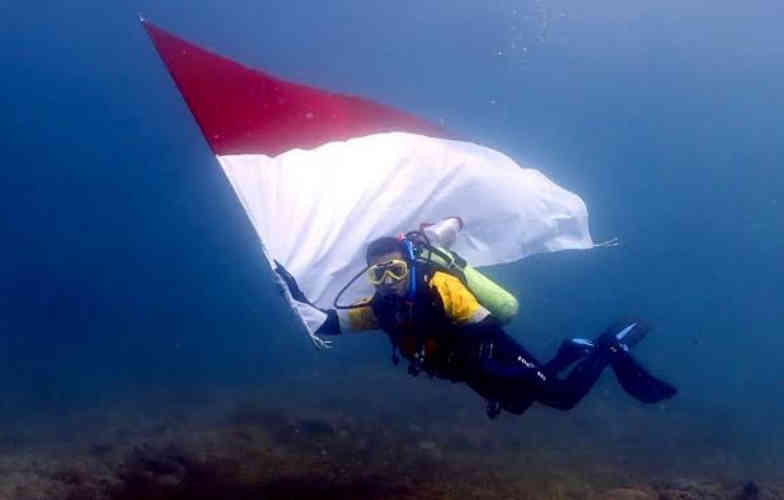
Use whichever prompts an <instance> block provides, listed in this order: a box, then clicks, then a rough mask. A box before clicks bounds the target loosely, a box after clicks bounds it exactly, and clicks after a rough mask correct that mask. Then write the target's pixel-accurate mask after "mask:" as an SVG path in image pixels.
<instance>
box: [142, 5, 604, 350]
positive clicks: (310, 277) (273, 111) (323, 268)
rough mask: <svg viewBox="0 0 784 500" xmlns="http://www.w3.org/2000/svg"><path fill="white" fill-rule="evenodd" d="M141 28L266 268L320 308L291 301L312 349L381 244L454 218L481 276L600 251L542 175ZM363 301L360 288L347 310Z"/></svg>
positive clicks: (580, 216)
mask: <svg viewBox="0 0 784 500" xmlns="http://www.w3.org/2000/svg"><path fill="white" fill-rule="evenodd" d="M142 23H143V25H144V27H145V29H146V30H147V33H148V34H149V36H150V37H151V38H152V41H153V43H154V44H155V48H156V49H157V51H158V54H159V55H160V56H161V59H163V62H164V63H165V65H166V67H167V69H168V70H169V73H170V74H171V76H172V77H173V78H174V81H175V83H176V84H177V87H178V88H179V90H180V92H181V93H182V96H183V97H184V98H185V101H186V102H187V103H188V106H189V107H190V110H191V112H192V113H193V115H194V117H195V118H196V121H197V122H198V124H199V126H200V127H201V130H202V133H203V134H204V138H205V139H206V140H207V143H208V144H209V145H210V148H211V149H212V151H213V153H214V154H215V156H216V157H217V159H218V162H219V163H220V165H221V167H222V168H223V171H224V172H225V173H226V176H227V177H228V179H229V181H230V182H231V185H232V186H233V188H234V191H235V192H236V194H237V197H238V198H239V200H240V202H241V203H242V206H243V208H244V209H245V212H246V213H247V214H248V217H249V218H250V221H251V223H252V224H253V227H254V229H255V230H256V233H257V234H258V236H259V239H260V241H261V247H262V250H263V253H264V255H265V257H266V258H267V260H268V261H269V263H270V265H271V266H273V268H274V267H275V264H274V262H275V261H277V262H279V263H281V264H282V265H283V266H284V267H285V268H286V269H287V270H288V271H289V272H290V273H291V274H292V275H293V276H294V277H295V278H296V280H297V282H298V283H299V286H300V288H301V290H302V291H303V292H304V294H305V296H306V297H307V298H308V299H310V301H311V302H312V303H313V304H314V305H315V306H317V308H314V307H312V306H310V305H308V304H303V303H301V302H298V301H296V300H294V299H293V298H292V297H291V294H290V293H289V292H287V293H286V296H287V298H288V301H289V304H290V305H291V306H292V308H293V309H294V311H295V312H296V313H297V315H298V316H299V318H300V319H301V320H302V321H301V323H302V325H303V327H304V329H305V331H306V332H307V333H308V335H309V336H310V337H311V339H312V340H313V341H314V343H316V345H317V346H324V345H325V344H324V343H323V342H322V341H321V339H319V338H318V337H317V336H315V335H314V332H315V331H316V329H317V328H318V327H319V326H320V325H321V323H322V322H323V321H324V319H325V315H324V314H323V313H322V312H321V311H320V310H319V309H328V308H331V307H332V304H333V301H334V299H335V296H336V295H337V293H338V291H339V290H340V289H341V288H342V287H343V286H344V285H345V284H346V283H347V282H348V281H349V280H350V279H351V278H352V277H354V276H355V275H356V274H357V273H358V272H360V271H361V270H362V269H363V268H364V267H365V259H364V252H365V248H366V246H367V243H368V242H370V241H372V240H373V239H375V238H377V237H380V236H388V235H393V236H394V235H398V234H401V233H404V232H407V231H410V230H412V229H415V228H418V227H419V225H420V224H421V223H423V222H437V221H440V220H442V219H444V218H447V217H453V216H459V217H460V218H461V219H462V221H463V223H464V226H463V229H462V231H461V232H460V233H458V236H457V240H456V242H455V243H454V244H453V245H452V249H454V250H455V251H457V252H458V253H459V254H460V255H461V256H463V257H464V258H465V259H466V260H467V261H468V262H470V263H471V264H472V265H474V266H475V267H480V266H484V265H493V264H502V263H508V262H513V261H516V260H519V259H522V258H524V257H526V256H528V255H530V254H533V253H537V252H551V251H556V250H564V249H584V248H591V247H593V246H594V245H593V241H592V239H591V236H590V233H589V229H588V211H587V208H586V206H585V204H584V203H583V201H582V200H581V199H580V197H579V196H577V195H575V194H573V193H571V192H569V191H567V190H565V189H563V188H561V187H559V186H558V185H556V184H555V183H553V182H552V181H550V180H549V179H547V177H545V176H544V175H543V174H542V173H541V172H539V171H538V170H534V169H530V168H522V167H520V165H518V164H517V163H515V162H514V161H513V160H512V159H511V158H509V157H508V156H506V155H504V154H503V153H500V152H498V151H494V150H492V149H489V148H486V147H483V146H479V145H477V144H473V143H470V142H465V141H460V140H454V139H452V138H449V137H450V136H449V135H448V134H447V133H446V132H445V131H444V130H443V129H442V128H440V127H437V126H434V125H432V124H430V123H428V122H427V121H424V120H422V119H420V118H418V117H416V116H413V115H411V114H408V113H405V112H402V111H399V110H396V109H393V108H390V107H388V106H384V105H381V104H378V103H375V102H372V101H369V100H366V99H361V98H358V97H352V96H346V95H340V94H334V93H331V92H327V91H324V90H320V89H316V88H313V87H308V86H305V85H300V84H296V83H292V82H288V81H285V80H282V79H280V78H277V77H274V76H272V75H270V74H268V73H265V72H263V71H259V70H256V69H252V68H248V67H246V66H243V65H242V64H239V63H237V62H235V61H232V60H231V59H227V58H225V57H222V56H219V55H217V54H214V53H212V52H209V51H207V50H205V49H203V48H200V47H198V46H196V45H194V44H191V43H188V42H186V41H185V40H182V39H180V38H178V37H176V36H174V35H172V34H170V33H168V32H166V31H164V30H162V29H160V28H159V27H157V26H155V25H153V24H151V23H150V22H149V21H146V20H144V19H142ZM284 289H285V290H288V289H287V288H285V287H284ZM371 294H372V289H371V287H370V285H369V283H367V282H366V280H358V281H357V282H356V286H352V287H351V288H350V289H349V290H347V291H346V293H345V294H344V295H343V297H342V298H341V302H342V303H346V302H351V301H352V300H355V299H359V298H360V297H364V296H368V295H371Z"/></svg>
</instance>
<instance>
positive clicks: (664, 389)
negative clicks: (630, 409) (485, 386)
mask: <svg viewBox="0 0 784 500" xmlns="http://www.w3.org/2000/svg"><path fill="white" fill-rule="evenodd" d="M611 366H612V368H613V371H614V372H615V376H616V377H617V378H618V382H619V383H620V384H621V387H623V388H624V390H625V391H626V392H627V393H629V395H630V396H632V397H634V398H635V399H637V400H639V401H641V402H643V403H658V402H660V401H664V400H665V399H669V398H671V397H673V396H675V395H676V394H677V393H678V389H676V388H675V386H673V385H672V384H670V383H668V382H665V381H664V380H659V379H658V378H656V377H654V376H653V375H651V374H650V373H648V370H646V369H645V368H644V367H643V366H642V365H640V364H639V363H638V362H637V361H636V360H635V359H634V358H633V357H632V356H631V354H629V353H628V352H627V351H626V350H620V351H618V352H616V353H615V354H614V355H613V357H612V361H611Z"/></svg>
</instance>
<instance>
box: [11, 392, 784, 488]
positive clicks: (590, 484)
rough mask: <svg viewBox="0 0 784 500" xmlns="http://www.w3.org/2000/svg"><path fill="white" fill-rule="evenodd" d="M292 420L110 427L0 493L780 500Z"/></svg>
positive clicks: (17, 454) (429, 436) (26, 468)
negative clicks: (136, 427)
mask: <svg viewBox="0 0 784 500" xmlns="http://www.w3.org/2000/svg"><path fill="white" fill-rule="evenodd" d="M296 414H297V416H296V417H295V416H292V415H293V412H292V411H291V410H284V409H278V410H271V409H268V408H262V407H258V406H255V405H253V404H244V405H238V406H235V407H234V408H233V409H232V410H231V411H229V412H227V413H225V414H224V415H223V416H220V417H217V418H214V419H212V420H211V421H210V423H209V424H207V423H205V422H202V423H199V424H195V423H193V422H192V419H189V418H188V416H187V415H180V416H179V417H176V416H175V417H172V416H168V417H166V418H165V419H163V422H164V423H161V422H157V423H154V425H152V424H151V425H148V426H147V427H145V428H143V429H140V430H136V431H134V430H132V429H130V428H124V427H112V426H106V427H105V428H104V429H103V430H101V431H100V432H95V433H93V434H91V435H88V436H82V439H80V440H78V441H76V442H73V443H71V444H69V445H68V446H64V447H61V448H58V449H52V448H51V447H50V448H44V447H42V446H29V447H22V446H16V447H10V448H9V447H6V449H5V450H4V452H3V453H2V454H0V497H2V498H8V499H24V500H30V499H47V500H50V499H52V500H58V499H63V500H110V499H116V500H126V499H128V500H130V499H153V500H157V499H161V500H163V499H171V500H187V499H285V500H295V499H300V498H303V499H304V498H317V499H320V500H326V499H381V498H397V499H401V498H402V499H406V498H411V499H414V498H422V499H466V498H476V499H480V498H500V499H512V498H514V499H562V498H564V499H565V498H574V499H593V498H596V499H615V500H621V499H623V500H646V499H662V500H664V499H672V500H676V499H677V500H687V499H701V498H706V499H717V500H718V499H779V498H782V499H784V484H778V483H776V482H775V481H770V480H767V481H760V480H753V479H748V478H746V479H739V478H730V477H721V474H716V475H714V476H713V477H708V476H707V475H706V476H704V477H694V478H689V477H678V476H677V474H667V475H658V476H657V477H654V476H653V475H652V473H651V471H650V470H646V466H645V464H644V463H631V462H628V461H623V460H620V461H619V460H613V459H611V458H610V456H609V455H608V456H607V457H603V456H602V455H601V454H597V453H595V452H591V451H590V450H583V451H576V450H575V449H573V448H571V449H570V448H559V446H558V445H557V444H553V445H551V446H548V445H547V444H546V443H543V444H542V445H539V446H532V445H530V443H524V442H520V438H519V437H516V436H515V435H513V434H511V435H510V434H508V433H498V434H493V433H489V432H488V430H487V429H488V427H487V426H471V425H469V424H467V423H466V422H462V423H460V424H455V423H454V422H451V423H450V422H447V423H444V424H442V425H438V424H435V425H433V426H432V427H429V428H422V427H419V426H417V425H415V424H411V423H410V422H406V421H405V420H404V419H402V418H399V416H397V415H387V417H384V416H383V415H382V414H381V413H378V412H375V413H373V414H372V415H369V416H362V417H357V416H356V415H355V414H353V413H346V412H343V411H340V410H338V409H335V408H332V409H326V410H325V409H324V408H323V407H321V408H318V409H312V410H310V411H304V410H302V409H300V410H298V411H297V412H296ZM535 418H536V417H534V419H535ZM110 421H111V420H110ZM23 450H24V451H23ZM666 476H669V477H666Z"/></svg>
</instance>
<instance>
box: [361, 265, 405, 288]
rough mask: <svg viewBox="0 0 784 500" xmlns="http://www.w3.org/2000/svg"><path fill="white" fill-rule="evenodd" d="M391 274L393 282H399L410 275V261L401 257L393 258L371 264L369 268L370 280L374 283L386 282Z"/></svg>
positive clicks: (368, 275)
mask: <svg viewBox="0 0 784 500" xmlns="http://www.w3.org/2000/svg"><path fill="white" fill-rule="evenodd" d="M387 276H389V277H390V279H391V280H392V281H393V282H398V281H401V280H403V279H405V278H406V276H408V263H407V262H406V261H404V260H400V259H392V260H388V261H386V262H382V263H380V264H376V265H374V266H370V267H369V268H368V270H367V277H368V281H370V283H371V284H372V285H380V284H382V283H384V281H385V280H386V277H387Z"/></svg>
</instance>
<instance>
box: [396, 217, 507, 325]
mask: <svg viewBox="0 0 784 500" xmlns="http://www.w3.org/2000/svg"><path fill="white" fill-rule="evenodd" d="M462 228H463V221H462V220H461V219H460V218H459V217H450V218H448V219H444V220H442V221H441V222H439V223H438V224H429V225H425V224H423V225H422V226H420V231H415V232H412V233H408V234H407V235H406V236H407V237H408V238H412V239H415V243H414V247H415V248H416V258H417V260H420V261H424V262H428V263H430V264H433V265H435V266H436V268H442V269H444V270H445V271H446V272H448V273H450V274H453V275H455V276H457V277H458V278H460V280H461V281H462V282H463V283H464V284H465V285H466V287H467V288H468V289H469V290H470V291H471V293H473V294H474V296H475V297H476V299H477V300H478V301H479V303H480V304H482V305H483V306H484V307H485V308H486V309H487V310H488V311H490V313H491V314H492V315H493V316H494V317H495V318H496V319H498V321H499V322H501V323H502V324H505V323H508V322H510V321H511V320H512V319H513V318H514V317H515V316H516V315H517V311H518V309H519V304H518V302H517V299H516V298H515V297H514V295H512V294H511V293H509V292H507V291H506V290H504V289H503V288H502V287H501V286H499V285H498V284H497V283H496V282H494V281H493V280H491V279H490V278H488V277H487V276H485V275H484V274H482V273H481V272H479V271H478V270H477V269H475V268H474V267H472V266H471V265H469V264H468V262H466V260H465V259H463V258H462V257H460V256H459V255H458V254H457V252H454V251H452V250H449V247H450V246H452V244H454V242H455V240H456V238H457V232H458V231H460V230H461V229H462ZM416 240H419V241H416Z"/></svg>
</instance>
